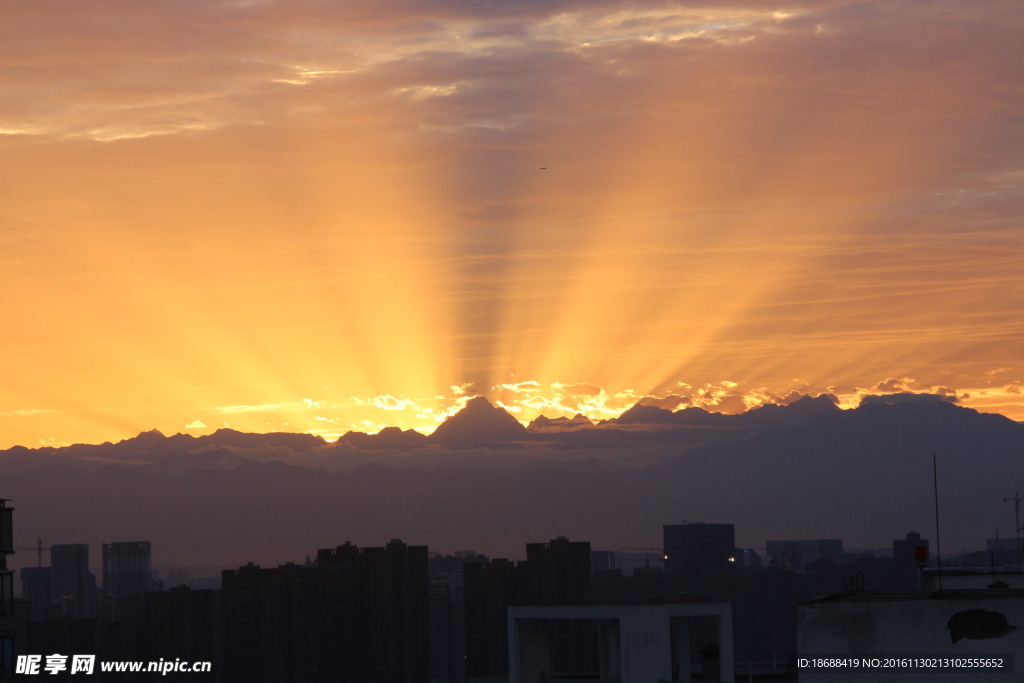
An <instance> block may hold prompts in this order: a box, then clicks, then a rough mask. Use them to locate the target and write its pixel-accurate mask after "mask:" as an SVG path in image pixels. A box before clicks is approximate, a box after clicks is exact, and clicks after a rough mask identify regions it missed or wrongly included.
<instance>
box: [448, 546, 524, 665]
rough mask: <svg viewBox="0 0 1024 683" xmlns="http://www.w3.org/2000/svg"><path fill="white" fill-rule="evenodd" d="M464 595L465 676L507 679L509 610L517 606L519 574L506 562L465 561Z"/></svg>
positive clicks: (508, 561)
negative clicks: (510, 607) (504, 677)
mask: <svg viewBox="0 0 1024 683" xmlns="http://www.w3.org/2000/svg"><path fill="white" fill-rule="evenodd" d="M462 571H463V591H464V595H465V625H466V628H465V632H466V675H467V676H468V677H470V678H474V677H481V678H496V677H501V676H508V607H509V606H510V605H514V604H519V601H520V593H521V590H520V588H519V583H520V580H519V572H518V571H517V568H516V565H515V564H514V563H513V562H512V561H510V560H505V559H494V560H490V561H489V562H467V563H466V564H465V565H464V566H463V569H462Z"/></svg>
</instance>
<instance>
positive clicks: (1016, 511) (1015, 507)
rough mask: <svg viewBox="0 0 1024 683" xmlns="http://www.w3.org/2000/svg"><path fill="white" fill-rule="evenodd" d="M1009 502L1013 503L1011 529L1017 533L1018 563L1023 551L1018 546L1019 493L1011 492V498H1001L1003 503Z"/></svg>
mask: <svg viewBox="0 0 1024 683" xmlns="http://www.w3.org/2000/svg"><path fill="white" fill-rule="evenodd" d="M1011 500H1012V501H1013V517H1014V525H1013V528H1014V529H1015V530H1016V532H1017V561H1018V562H1020V561H1021V559H1022V556H1024V549H1022V548H1021V545H1020V501H1021V497H1020V491H1019V490H1017V491H1014V492H1013V498H1003V502H1004V503H1009V502H1010V501H1011Z"/></svg>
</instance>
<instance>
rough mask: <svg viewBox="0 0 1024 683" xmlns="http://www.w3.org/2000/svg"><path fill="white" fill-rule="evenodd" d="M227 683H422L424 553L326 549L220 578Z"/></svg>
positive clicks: (426, 675)
mask: <svg viewBox="0 0 1024 683" xmlns="http://www.w3.org/2000/svg"><path fill="white" fill-rule="evenodd" d="M222 578H223V588H222V602H223V615H224V657H225V664H224V670H225V680H227V681H267V682H268V683H269V682H274V683H286V682H289V681H294V682H295V683H307V682H310V683H311V682H314V681H332V682H334V681H350V682H352V683H356V682H365V683H376V682H385V681H386V682H388V683H426V681H429V679H430V632H429V597H428V580H427V548H426V546H407V545H405V544H404V543H402V542H401V541H398V540H393V541H391V542H390V543H389V544H388V545H387V546H386V547H384V548H359V547H357V546H354V545H352V544H350V543H346V544H345V545H342V546H338V547H337V548H331V549H327V550H320V551H319V552H318V553H317V561H316V564H315V565H314V564H307V565H293V564H289V565H283V566H280V567H278V568H276V569H261V568H260V567H258V566H255V565H251V564H250V565H248V566H245V567H242V568H240V569H237V570H232V571H225V572H224V573H223V577H222Z"/></svg>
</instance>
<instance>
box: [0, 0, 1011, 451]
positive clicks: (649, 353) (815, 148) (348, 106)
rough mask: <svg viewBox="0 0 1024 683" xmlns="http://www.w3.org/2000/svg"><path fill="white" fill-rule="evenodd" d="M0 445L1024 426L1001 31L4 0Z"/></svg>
mask: <svg viewBox="0 0 1024 683" xmlns="http://www.w3.org/2000/svg"><path fill="white" fill-rule="evenodd" d="M3 18H4V20H3V22H0V45H3V48H0V63H3V64H4V67H5V68H4V73H5V80H4V83H3V85H2V86H0V88H2V92H3V104H2V106H0V154H3V156H4V159H5V164H4V165H3V168H2V169H0V183H2V185H3V187H4V201H3V202H2V205H0V226H2V231H0V269H2V272H4V274H5V277H4V278H3V280H2V281H0V312H2V316H3V319H4V321H5V329H7V330H8V334H7V335H4V339H3V341H2V342H0V375H2V376H3V377H4V383H3V386H0V448H9V447H11V446H14V445H23V446H27V447H33V448H34V447H39V446H46V445H53V446H59V445H66V444H71V443H101V442H104V441H117V440H120V439H124V438H127V437H129V436H131V435H134V434H138V433H139V432H141V431H144V430H148V429H153V428H155V429H159V430H160V431H162V432H164V433H166V434H174V433H178V432H183V433H188V434H192V435H201V434H209V433H211V432H213V431H214V430H216V429H218V428H222V427H229V428H233V429H238V430H241V431H246V432H276V431H288V432H305V433H311V434H319V435H322V436H324V437H325V438H327V439H328V440H333V439H335V438H337V437H338V436H340V435H342V434H344V433H345V432H347V431H349V430H353V429H354V430H359V431H367V432H373V431H377V430H379V429H381V428H382V427H385V426H398V427H402V428H406V429H409V428H413V429H418V430H422V431H424V432H429V431H430V430H431V429H433V428H434V427H436V426H437V425H438V424H440V423H441V422H442V421H443V420H444V419H445V418H446V417H447V416H449V415H451V414H453V413H454V412H456V411H457V410H458V409H459V408H461V407H462V406H463V405H465V402H466V401H467V400H468V399H469V398H471V397H473V396H476V395H483V396H486V397H488V398H489V399H490V400H491V401H492V402H494V403H496V404H500V405H503V406H505V407H506V408H508V410H509V411H510V412H511V413H512V414H513V415H514V417H516V418H517V419H519V420H520V421H522V422H524V423H525V422H529V421H530V420H531V419H533V418H534V417H536V416H537V415H538V414H545V415H547V416H549V417H555V416H559V415H563V416H567V417H571V416H572V415H573V414H575V413H577V412H581V413H584V414H586V415H587V416H588V417H590V418H592V419H595V420H597V419H603V418H608V417H614V416H616V415H618V414H620V413H621V412H623V411H624V410H625V409H627V408H629V407H630V406H631V405H633V404H635V403H636V402H638V401H640V400H641V399H645V397H647V398H646V400H647V401H648V402H650V403H654V404H657V405H661V406H663V407H670V408H683V407H692V406H701V407H706V408H708V409H710V410H713V411H719V412H726V413H737V412H741V411H743V410H744V409H748V408H752V407H756V406H758V405H762V404H769V403H785V402H787V401H788V400H792V398H794V397H796V396H797V395H799V394H810V395H812V396H815V395H819V394H831V395H834V396H835V397H836V398H837V399H838V400H839V401H840V404H841V405H843V406H844V407H853V406H855V405H857V403H858V401H859V400H860V398H861V397H862V396H864V395H868V394H873V393H894V392H907V391H910V392H917V393H936V394H942V395H946V396H950V397H954V396H955V397H956V398H957V400H958V401H959V403H960V404H961V405H964V406H967V407H972V408H976V409H978V410H981V411H984V412H996V413H1000V414H1003V415H1006V416H1008V417H1010V418H1012V419H1014V420H1022V419H1024V399H1022V393H1021V391H1022V386H1024V365H1022V364H1021V349H1020V339H1021V338H1022V332H1024V327H1022V322H1021V316H1020V311H1021V309H1022V304H1024V281H1022V278H1021V277H1020V254H1021V253H1024V230H1022V228H1021V224H1020V216H1021V211H1022V201H1024V194H1022V193H1021V183H1022V179H1024V176H1022V173H1024V170H1022V169H1024V165H1022V158H1024V147H1022V142H1024V141H1022V138H1021V136H1020V132H1019V131H1020V121H1019V112H1020V111H1021V110H1022V108H1024V92H1022V89H1021V87H1020V83H1021V82H1024V73H1022V70H1024V45H1022V43H1021V41H1020V40H1019V36H1020V34H1021V32H1022V30H1024V11H1022V10H1021V6H1020V4H1019V3H1017V2H1012V1H1010V0H1001V1H997V2H992V3H986V4H985V5H984V6H972V5H963V4H962V3H959V4H955V3H944V2H913V3H902V4H893V3H886V2H868V1H852V0H851V1H844V0H820V1H816V0H806V1H803V2H797V3H789V4H784V5H783V4H768V5H766V4H764V3H751V2H747V1H745V0H735V1H730V2H713V3H712V2H698V3H692V2H688V3H662V2H657V3H655V2H646V1H643V2H637V3H630V4H629V5H628V6H623V5H621V4H618V3H606V2H596V3H595V2H587V3H581V2H570V1H566V2H557V3H518V2H513V3H501V4H500V5H491V4H486V3H484V4H478V3H464V2H455V1H453V2H439V3H423V2H415V1H413V0H402V1H399V2H394V3H387V4H386V5H374V6H373V7H372V8H369V7H362V6H351V5H336V4H331V3H322V2H317V1H315V0H299V1H296V2H282V1H274V0H265V1H257V2H218V3H210V2H199V1H198V0H189V1H186V2H179V3H173V4H166V3H156V4H154V3H146V4H139V3H136V2H131V1H129V0H105V2H103V3H100V4H99V5H97V4H94V3H90V4H88V5H85V4H82V3H76V2H70V0H50V1H49V2H46V3H16V4H14V5H11V6H8V7H5V8H4V10H3Z"/></svg>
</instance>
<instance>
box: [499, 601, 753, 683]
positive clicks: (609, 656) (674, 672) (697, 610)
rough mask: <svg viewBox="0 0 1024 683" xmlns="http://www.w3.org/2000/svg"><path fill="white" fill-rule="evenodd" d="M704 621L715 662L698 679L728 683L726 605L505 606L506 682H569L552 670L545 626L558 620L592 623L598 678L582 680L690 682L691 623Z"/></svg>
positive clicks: (731, 671)
mask: <svg viewBox="0 0 1024 683" xmlns="http://www.w3.org/2000/svg"><path fill="white" fill-rule="evenodd" d="M708 618H710V619H712V620H713V621H714V622H715V623H716V625H717V629H716V631H717V643H714V645H715V646H716V648H717V657H714V658H712V657H709V658H708V659H706V660H705V665H707V664H709V663H710V664H711V668H713V669H716V670H714V671H708V670H705V674H704V675H703V676H702V680H706V681H707V680H718V681H733V680H735V679H734V675H735V674H734V669H733V642H732V606H731V605H729V604H727V603H680V604H657V605H555V606H548V605H545V606H522V607H509V610H508V634H509V642H508V652H509V681H510V683H543V682H546V681H553V680H556V675H557V680H559V681H571V680H573V678H572V677H571V675H567V674H565V673H564V672H556V671H553V670H552V660H553V658H552V653H551V648H552V640H551V638H550V635H549V627H550V626H551V624H553V623H555V622H560V621H561V622H566V621H571V622H580V621H591V622H595V625H596V627H597V631H598V662H599V671H597V672H593V673H596V674H597V675H598V678H597V679H594V677H593V675H592V674H588V675H587V677H586V680H590V681H593V680H598V681H604V682H618V681H621V682H626V681H628V682H629V683H648V682H649V683H660V682H662V681H689V680H691V678H690V667H691V662H690V629H689V625H690V621H691V620H694V619H708ZM580 680H584V678H583V677H581V678H580Z"/></svg>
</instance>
